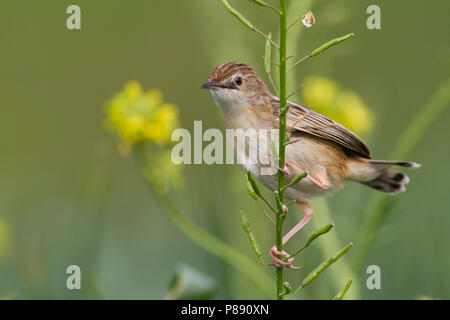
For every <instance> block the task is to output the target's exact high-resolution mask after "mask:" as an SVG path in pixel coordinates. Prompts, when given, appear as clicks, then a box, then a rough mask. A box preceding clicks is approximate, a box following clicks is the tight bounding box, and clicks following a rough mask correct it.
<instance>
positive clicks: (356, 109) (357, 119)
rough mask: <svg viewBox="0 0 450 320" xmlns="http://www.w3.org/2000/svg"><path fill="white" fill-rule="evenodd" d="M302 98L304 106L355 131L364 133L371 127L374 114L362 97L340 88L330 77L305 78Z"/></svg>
mask: <svg viewBox="0 0 450 320" xmlns="http://www.w3.org/2000/svg"><path fill="white" fill-rule="evenodd" d="M303 98H304V103H305V105H306V106H308V107H310V108H312V109H313V110H315V111H317V112H319V113H321V114H323V115H325V116H327V117H329V118H331V119H333V120H335V121H337V122H339V123H340V124H342V125H343V126H345V127H347V128H348V129H350V130H351V131H353V132H355V133H364V132H367V131H369V130H370V129H371V128H372V127H373V123H374V116H373V114H372V112H371V111H370V109H369V108H368V107H367V106H366V105H365V104H364V102H363V101H362V99H361V98H360V97H359V96H358V95H357V94H356V93H355V92H353V91H349V90H342V89H341V88H340V87H339V85H338V83H337V82H335V81H333V80H331V79H328V78H323V77H310V78H308V79H306V80H305V82H304V87H303Z"/></svg>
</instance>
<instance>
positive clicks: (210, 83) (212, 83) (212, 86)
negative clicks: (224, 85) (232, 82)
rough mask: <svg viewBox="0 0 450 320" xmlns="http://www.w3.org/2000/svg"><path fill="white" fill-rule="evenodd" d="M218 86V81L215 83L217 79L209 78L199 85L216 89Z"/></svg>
mask: <svg viewBox="0 0 450 320" xmlns="http://www.w3.org/2000/svg"><path fill="white" fill-rule="evenodd" d="M218 87H220V85H219V83H217V81H215V80H211V81H208V82H205V83H204V84H202V86H201V87H200V88H201V89H210V90H211V89H216V88H218Z"/></svg>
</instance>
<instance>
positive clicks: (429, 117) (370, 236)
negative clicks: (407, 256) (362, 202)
mask: <svg viewBox="0 0 450 320" xmlns="http://www.w3.org/2000/svg"><path fill="white" fill-rule="evenodd" d="M449 107H450V81H449V80H448V81H446V82H445V83H443V84H442V85H441V86H440V87H439V88H438V89H437V91H436V93H435V94H434V95H433V97H432V98H431V99H430V101H429V102H428V103H427V104H426V105H425V106H424V107H423V108H422V109H421V110H420V111H419V112H418V113H417V114H416V116H415V117H414V119H413V120H412V121H411V122H410V124H409V126H408V127H406V129H405V130H404V131H403V133H402V134H401V136H400V138H399V139H398V141H397V143H396V145H395V148H394V151H393V152H392V154H391V156H390V159H396V160H401V159H407V158H408V157H409V155H410V153H411V152H412V150H413V149H414V147H415V146H416V145H417V144H418V143H419V141H420V139H421V138H422V137H423V136H424V135H425V133H426V132H427V131H428V129H429V128H430V127H431V126H432V124H433V123H434V121H436V120H437V119H439V116H440V115H441V114H442V113H443V112H444V111H445V110H446V109H447V108H449ZM392 201H393V199H392V198H391V197H389V196H387V195H383V194H380V193H376V194H374V195H373V196H372V198H371V199H370V201H369V205H368V213H367V215H366V218H365V221H364V223H363V228H362V229H361V232H360V234H359V237H358V238H357V239H358V246H359V248H358V250H357V252H356V257H355V260H354V264H353V269H354V270H355V272H360V271H361V270H362V268H363V266H364V262H365V261H366V258H367V255H368V253H369V251H370V249H371V248H372V246H373V244H374V242H375V237H376V234H377V232H378V230H379V229H380V227H381V224H382V221H384V219H385V218H386V216H387V215H388V213H389V208H390V207H391V204H392Z"/></svg>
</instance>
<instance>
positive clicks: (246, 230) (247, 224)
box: [240, 208, 261, 258]
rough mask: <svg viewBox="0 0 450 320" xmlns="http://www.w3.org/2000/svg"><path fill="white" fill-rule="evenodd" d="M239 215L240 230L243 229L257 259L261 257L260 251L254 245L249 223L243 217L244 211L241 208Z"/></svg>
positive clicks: (254, 241) (245, 217)
mask: <svg viewBox="0 0 450 320" xmlns="http://www.w3.org/2000/svg"><path fill="white" fill-rule="evenodd" d="M240 214H241V220H242V228H243V229H244V231H245V233H246V234H247V236H248V239H249V240H250V244H251V246H252V249H253V252H254V253H255V254H256V256H257V257H258V258H260V257H261V251H260V250H259V246H258V244H257V243H256V240H255V237H254V236H253V234H252V232H251V231H250V222H248V219H247V216H246V215H245V212H244V210H243V209H242V208H241V210H240Z"/></svg>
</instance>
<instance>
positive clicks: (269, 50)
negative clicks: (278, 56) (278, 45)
mask: <svg viewBox="0 0 450 320" xmlns="http://www.w3.org/2000/svg"><path fill="white" fill-rule="evenodd" d="M271 39H272V33H271V32H269V35H268V36H267V40H266V48H265V49H266V50H265V53H264V70H265V71H266V73H267V74H270V73H271V71H272V70H271V69H272V68H271V67H272V65H271V63H270V59H271V55H272V45H271V43H270V40H271Z"/></svg>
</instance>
